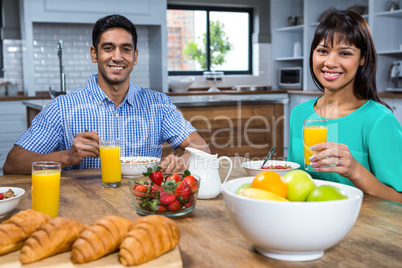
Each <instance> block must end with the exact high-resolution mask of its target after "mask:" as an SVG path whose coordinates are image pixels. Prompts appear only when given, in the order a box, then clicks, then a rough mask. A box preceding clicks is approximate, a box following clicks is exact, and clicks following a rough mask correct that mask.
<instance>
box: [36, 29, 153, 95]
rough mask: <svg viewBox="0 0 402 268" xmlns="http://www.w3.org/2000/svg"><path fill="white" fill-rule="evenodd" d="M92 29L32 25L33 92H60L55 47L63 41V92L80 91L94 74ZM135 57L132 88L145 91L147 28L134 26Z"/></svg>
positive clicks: (147, 63) (147, 77) (95, 66)
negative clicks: (136, 49)
mask: <svg viewBox="0 0 402 268" xmlns="http://www.w3.org/2000/svg"><path fill="white" fill-rule="evenodd" d="M92 27H93V25H86V24H65V23H56V24H50V23H34V25H33V32H34V44H33V47H34V70H35V91H44V90H48V89H49V86H51V87H52V89H55V90H60V73H59V71H60V68H59V58H58V56H57V51H58V49H57V44H58V41H59V40H63V45H64V54H63V64H64V66H65V73H66V88H67V91H71V90H74V89H77V88H80V87H82V86H83V85H85V84H86V82H87V81H88V78H89V77H90V75H91V74H93V73H97V70H98V69H97V64H96V63H93V62H92V60H91V56H90V47H91V46H92ZM137 34H138V44H137V47H138V50H139V56H138V61H137V66H136V67H135V69H134V71H133V73H132V74H131V80H132V82H133V83H134V84H135V85H138V86H143V87H149V75H148V74H149V61H148V57H149V52H148V28H147V27H146V26H137Z"/></svg>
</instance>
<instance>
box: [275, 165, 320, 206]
mask: <svg viewBox="0 0 402 268" xmlns="http://www.w3.org/2000/svg"><path fill="white" fill-rule="evenodd" d="M282 177H283V179H284V180H285V182H286V184H287V185H288V194H287V196H286V199H288V200H289V201H297V202H304V201H306V199H307V197H308V195H309V194H310V193H311V191H313V190H314V189H315V188H316V185H315V182H314V181H313V179H312V178H311V176H310V174H308V173H307V172H306V171H304V170H301V169H296V170H292V171H289V172H287V173H286V174H285V175H283V176H282Z"/></svg>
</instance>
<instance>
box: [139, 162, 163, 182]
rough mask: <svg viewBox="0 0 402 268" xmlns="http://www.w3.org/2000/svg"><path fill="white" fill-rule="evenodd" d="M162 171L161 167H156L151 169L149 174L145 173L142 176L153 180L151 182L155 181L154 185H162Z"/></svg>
mask: <svg viewBox="0 0 402 268" xmlns="http://www.w3.org/2000/svg"><path fill="white" fill-rule="evenodd" d="M160 169H161V167H160V166H156V167H155V168H154V169H152V168H150V167H149V168H148V169H147V172H143V173H142V174H143V175H144V176H149V178H150V179H151V181H153V183H155V184H157V185H161V184H162V182H163V173H162V171H161V170H160Z"/></svg>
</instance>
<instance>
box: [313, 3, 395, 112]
mask: <svg viewBox="0 0 402 268" xmlns="http://www.w3.org/2000/svg"><path fill="white" fill-rule="evenodd" d="M335 35H336V38H337V40H335V41H336V42H345V43H347V44H349V45H354V46H356V47H357V48H359V49H360V53H361V54H360V58H364V65H363V66H359V68H358V69H357V72H356V77H355V83H354V89H353V90H354V91H355V93H356V94H357V95H359V96H360V97H362V98H364V99H373V100H375V101H377V102H379V103H381V104H383V105H384V106H386V107H387V108H389V109H390V110H392V109H391V108H390V107H389V106H388V105H387V104H386V103H385V102H383V101H381V100H380V98H379V97H378V94H377V84H376V72H377V52H376V49H375V46H374V41H373V37H372V36H371V32H370V28H369V26H368V24H367V22H366V21H365V20H364V19H363V17H361V16H360V15H358V14H357V13H355V12H353V11H348V10H337V11H333V12H331V13H329V14H328V15H326V16H325V17H324V18H323V19H322V21H321V22H320V24H319V25H318V27H317V29H316V31H315V34H314V38H313V41H312V43H311V49H310V59H309V63H310V74H311V77H312V78H313V81H314V84H316V86H317V87H318V88H319V89H320V90H321V91H324V87H323V86H322V84H321V83H320V81H318V79H317V77H316V76H315V74H314V71H313V53H314V50H315V49H316V48H317V46H318V44H319V43H320V42H321V41H322V40H324V43H325V44H331V45H333V42H335V41H334V39H335Z"/></svg>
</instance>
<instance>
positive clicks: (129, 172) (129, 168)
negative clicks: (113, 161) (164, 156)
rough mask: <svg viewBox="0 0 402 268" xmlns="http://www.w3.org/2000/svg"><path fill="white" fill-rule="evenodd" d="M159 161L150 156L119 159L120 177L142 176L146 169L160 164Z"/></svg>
mask: <svg viewBox="0 0 402 268" xmlns="http://www.w3.org/2000/svg"><path fill="white" fill-rule="evenodd" d="M160 161H161V159H160V158H158V157H151V156H134V157H122V158H121V176H122V177H123V178H135V177H138V176H143V174H142V173H143V172H146V171H147V168H148V167H150V168H154V167H155V166H157V165H158V164H159V163H160Z"/></svg>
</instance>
